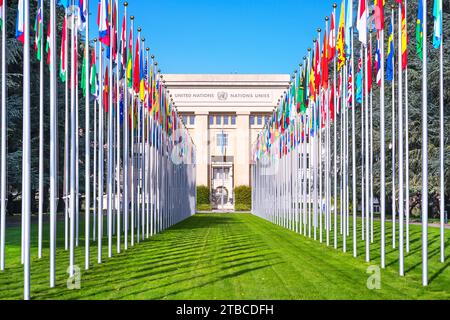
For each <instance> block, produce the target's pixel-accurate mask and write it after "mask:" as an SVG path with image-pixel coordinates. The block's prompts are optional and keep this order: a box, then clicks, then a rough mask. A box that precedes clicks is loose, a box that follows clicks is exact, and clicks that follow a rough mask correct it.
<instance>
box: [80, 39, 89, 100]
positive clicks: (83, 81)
mask: <svg viewBox="0 0 450 320" xmlns="http://www.w3.org/2000/svg"><path fill="white" fill-rule="evenodd" d="M86 63H88V62H87V61H86V48H85V49H84V54H83V64H82V67H81V90H82V91H83V97H86V94H87V92H86V89H87V88H86V84H87V82H86Z"/></svg>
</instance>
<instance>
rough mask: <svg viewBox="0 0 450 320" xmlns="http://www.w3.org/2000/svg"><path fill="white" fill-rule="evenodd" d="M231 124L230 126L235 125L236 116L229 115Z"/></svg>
mask: <svg viewBox="0 0 450 320" xmlns="http://www.w3.org/2000/svg"><path fill="white" fill-rule="evenodd" d="M231 125H232V126H235V125H236V116H231Z"/></svg>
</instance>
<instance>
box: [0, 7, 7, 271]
mask: <svg viewBox="0 0 450 320" xmlns="http://www.w3.org/2000/svg"><path fill="white" fill-rule="evenodd" d="M6 5H7V2H6V1H5V2H3V6H2V17H3V20H4V21H5V24H4V25H3V27H2V62H1V65H2V97H1V99H2V105H1V108H2V109H1V115H2V119H1V124H2V125H1V128H0V130H1V178H0V179H1V191H0V192H1V195H0V201H1V204H0V206H1V216H0V271H4V270H5V232H6V227H5V225H6V221H5V220H6V204H7V203H6V184H7V176H6V175H7V171H6V164H7V159H6V156H7V138H8V137H7V134H6V132H7V125H8V123H7V109H6V95H7V91H6V67H7V65H6V21H7V20H6V19H7V17H6Z"/></svg>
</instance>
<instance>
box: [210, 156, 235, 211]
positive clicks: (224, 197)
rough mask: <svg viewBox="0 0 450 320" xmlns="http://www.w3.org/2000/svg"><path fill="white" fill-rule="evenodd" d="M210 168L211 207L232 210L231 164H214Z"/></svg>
mask: <svg viewBox="0 0 450 320" xmlns="http://www.w3.org/2000/svg"><path fill="white" fill-rule="evenodd" d="M212 169H213V170H212V177H211V178H212V181H211V186H212V188H211V189H212V200H213V209H216V210H233V208H234V202H233V174H232V169H233V166H232V165H231V164H224V165H214V166H213V168H212Z"/></svg>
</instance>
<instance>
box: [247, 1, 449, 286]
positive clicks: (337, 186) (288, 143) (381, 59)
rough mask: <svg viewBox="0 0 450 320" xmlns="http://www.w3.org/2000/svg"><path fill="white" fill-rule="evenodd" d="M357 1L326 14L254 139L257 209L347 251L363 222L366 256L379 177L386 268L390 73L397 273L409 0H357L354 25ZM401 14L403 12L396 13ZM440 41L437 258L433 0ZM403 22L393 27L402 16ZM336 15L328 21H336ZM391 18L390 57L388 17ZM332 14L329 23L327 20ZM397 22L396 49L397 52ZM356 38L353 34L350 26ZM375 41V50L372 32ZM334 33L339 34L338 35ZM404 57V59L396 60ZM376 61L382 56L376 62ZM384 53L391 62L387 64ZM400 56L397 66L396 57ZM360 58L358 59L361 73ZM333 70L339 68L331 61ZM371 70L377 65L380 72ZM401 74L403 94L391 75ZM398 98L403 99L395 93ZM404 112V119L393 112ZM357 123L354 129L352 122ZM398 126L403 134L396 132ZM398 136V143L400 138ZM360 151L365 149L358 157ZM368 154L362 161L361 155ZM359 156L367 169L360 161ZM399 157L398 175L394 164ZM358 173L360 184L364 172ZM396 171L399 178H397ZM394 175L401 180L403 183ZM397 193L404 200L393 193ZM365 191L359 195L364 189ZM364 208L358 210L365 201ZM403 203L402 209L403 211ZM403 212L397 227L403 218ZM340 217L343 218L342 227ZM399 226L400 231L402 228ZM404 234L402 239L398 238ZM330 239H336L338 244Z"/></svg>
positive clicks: (405, 176)
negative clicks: (377, 152) (375, 90)
mask: <svg viewBox="0 0 450 320" xmlns="http://www.w3.org/2000/svg"><path fill="white" fill-rule="evenodd" d="M354 2H355V1H352V0H347V1H346V0H342V4H341V9H340V18H339V25H338V28H337V30H336V28H335V21H336V20H335V17H336V8H337V5H336V4H335V5H334V6H333V8H334V9H333V12H332V14H331V19H328V17H327V18H325V30H324V32H323V45H322V47H321V42H322V41H321V35H322V34H321V31H322V30H321V29H318V37H317V39H315V40H314V47H313V49H312V50H311V49H308V54H307V55H306V56H305V57H304V58H303V63H301V64H300V70H296V71H295V74H294V76H293V81H292V82H291V85H290V88H289V90H288V91H286V92H285V94H284V96H282V97H281V99H280V101H279V106H278V108H277V109H276V110H275V111H274V113H273V115H272V117H271V119H270V120H269V121H268V123H267V124H266V126H265V128H264V130H263V131H262V132H261V133H260V134H259V136H258V138H257V141H256V142H255V144H254V147H253V152H254V157H253V160H254V165H253V166H252V178H253V179H252V184H253V190H252V192H253V197H252V199H253V213H254V214H255V215H258V216H260V217H262V218H265V219H267V220H269V221H271V222H273V223H276V224H278V225H281V226H283V227H286V228H289V229H291V230H293V231H295V232H298V233H300V234H303V235H304V236H308V237H314V239H317V237H319V240H320V242H322V241H324V237H325V241H326V244H327V246H329V245H333V246H334V248H336V249H337V248H338V242H339V240H341V241H342V243H341V244H342V248H343V251H344V252H346V251H347V243H348V238H349V237H350V236H351V237H352V243H353V248H352V251H353V255H354V257H356V256H357V248H358V247H357V243H358V231H357V229H358V225H357V224H358V221H360V222H361V233H360V235H361V239H362V240H363V241H365V259H366V261H367V262H370V261H371V259H372V258H371V256H370V246H371V244H373V243H374V177H375V175H379V177H380V195H379V197H380V199H379V200H380V213H381V239H380V241H381V244H380V247H381V250H380V251H381V252H380V255H381V259H380V260H381V261H380V262H381V267H382V268H385V267H386V245H387V243H386V232H387V231H386V192H387V190H386V188H385V184H386V162H387V161H389V160H388V159H387V158H386V138H385V132H386V121H385V111H386V110H387V109H386V107H387V105H386V104H385V92H386V90H385V89H386V88H385V80H387V81H388V82H389V83H390V86H391V88H392V98H391V100H392V137H393V138H392V180H393V189H392V198H393V201H392V202H393V204H392V210H393V215H392V239H393V243H392V246H393V248H394V249H395V248H398V255H399V274H400V275H401V276H403V275H404V274H405V269H404V265H405V263H404V257H405V252H404V251H405V249H406V252H407V253H409V252H410V240H409V235H410V231H409V225H410V220H409V219H410V212H409V189H410V187H409V180H410V173H409V140H408V134H409V127H408V122H409V115H408V56H407V48H408V40H409V39H408V30H407V23H406V21H407V20H406V18H407V7H408V5H407V1H406V0H404V1H402V0H395V2H393V3H392V6H391V10H390V11H391V12H390V14H389V12H386V17H385V2H384V1H381V0H375V1H374V3H373V5H371V6H369V1H367V0H358V1H357V8H358V9H357V10H358V11H357V14H356V25H354V22H355V21H354V20H355V19H354V14H353V7H354ZM426 8H427V1H426V0H419V1H418V12H417V29H416V47H417V54H418V56H419V58H420V59H421V60H422V63H423V65H422V78H423V85H422V93H423V97H422V124H423V127H422V155H423V156H422V175H423V180H422V195H428V140H427V137H428V132H427V130H428V129H427V125H428V123H427V111H428V108H427V107H428V101H427V89H428V84H427V50H428V49H427V39H428V38H427V28H425V26H426V25H427V15H426V12H427V10H426ZM396 13H397V18H396ZM433 16H434V27H433V30H434V31H433V47H434V48H435V49H438V50H440V90H439V92H440V141H441V143H440V177H441V179H440V193H441V197H440V261H441V262H442V263H444V262H445V251H444V250H445V246H444V243H445V233H444V230H445V229H444V227H445V226H444V195H445V192H444V106H443V64H442V62H443V45H442V0H435V1H434V10H433ZM396 19H397V21H398V27H397V29H396V28H395V20H396ZM330 20H331V21H330ZM386 20H387V21H388V22H389V29H388V44H387V57H386V60H385V53H384V52H385V43H384V39H385V35H384V32H385V21H386ZM328 22H330V25H328ZM395 29H396V30H397V36H398V49H397V51H395V45H394V44H395V33H394V32H395ZM355 31H356V32H357V39H358V42H357V43H354V40H353V39H354V36H353V33H354V32H355ZM374 36H375V37H376V39H375V40H376V41H375V42H376V50H375V52H373V50H372V42H373V39H372V38H373V37H374ZM336 38H337V40H336ZM396 58H397V62H396ZM374 60H375V63H373V61H374ZM385 61H386V70H385ZM396 63H397V68H398V70H397V72H395V65H396ZM355 67H356V68H357V69H356V70H357V72H356V78H355V73H354V70H355ZM330 69H331V70H333V72H332V76H331V77H330V75H329V70H330ZM373 69H375V72H374V74H373ZM395 74H397V77H398V79H397V80H398V82H397V89H398V92H397V93H396V88H395V79H394V75H395ZM373 79H376V84H377V85H378V86H379V93H380V100H379V101H380V102H379V108H380V127H379V128H380V142H379V143H380V156H379V157H380V171H379V172H375V170H374V139H373V133H374V125H373V95H374V93H373V87H374V85H373V83H372V82H373ZM396 99H397V100H396ZM357 107H359V109H360V110H361V118H360V120H361V121H360V122H361V123H360V124H359V125H360V126H361V141H357V140H356V139H357V136H356V126H357V121H358V120H357V117H356V112H357ZM396 117H398V120H397V122H398V127H397V125H396V120H395V118H396ZM350 128H351V133H350V132H349V129H350ZM396 134H397V136H396ZM397 138H398V144H397V143H396V141H395V140H396V139H397ZM358 153H359V154H361V155H362V156H361V158H360V159H359V155H358ZM359 160H361V161H359ZM358 164H360V167H361V171H359V170H357V167H358ZM397 165H398V168H399V170H398V175H397V172H396V166H397ZM359 178H360V179H361V180H360V186H358V183H357V179H359ZM397 179H398V182H397ZM396 183H397V184H396ZM397 192H398V195H399V196H398V200H397V199H396V195H397ZM358 195H359V197H358ZM359 207H360V209H361V212H360V213H361V214H360V215H359V212H358V208H359ZM397 208H398V211H397V210H396V209H397ZM421 211H422V253H423V254H422V268H423V270H422V271H423V285H424V286H426V285H428V197H427V196H422V207H421ZM397 218H398V227H397V225H396V224H397V221H396V219H397ZM338 225H339V226H338ZM397 232H398V234H397ZM396 239H398V243H396ZM331 241H333V243H332V244H331Z"/></svg>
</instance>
